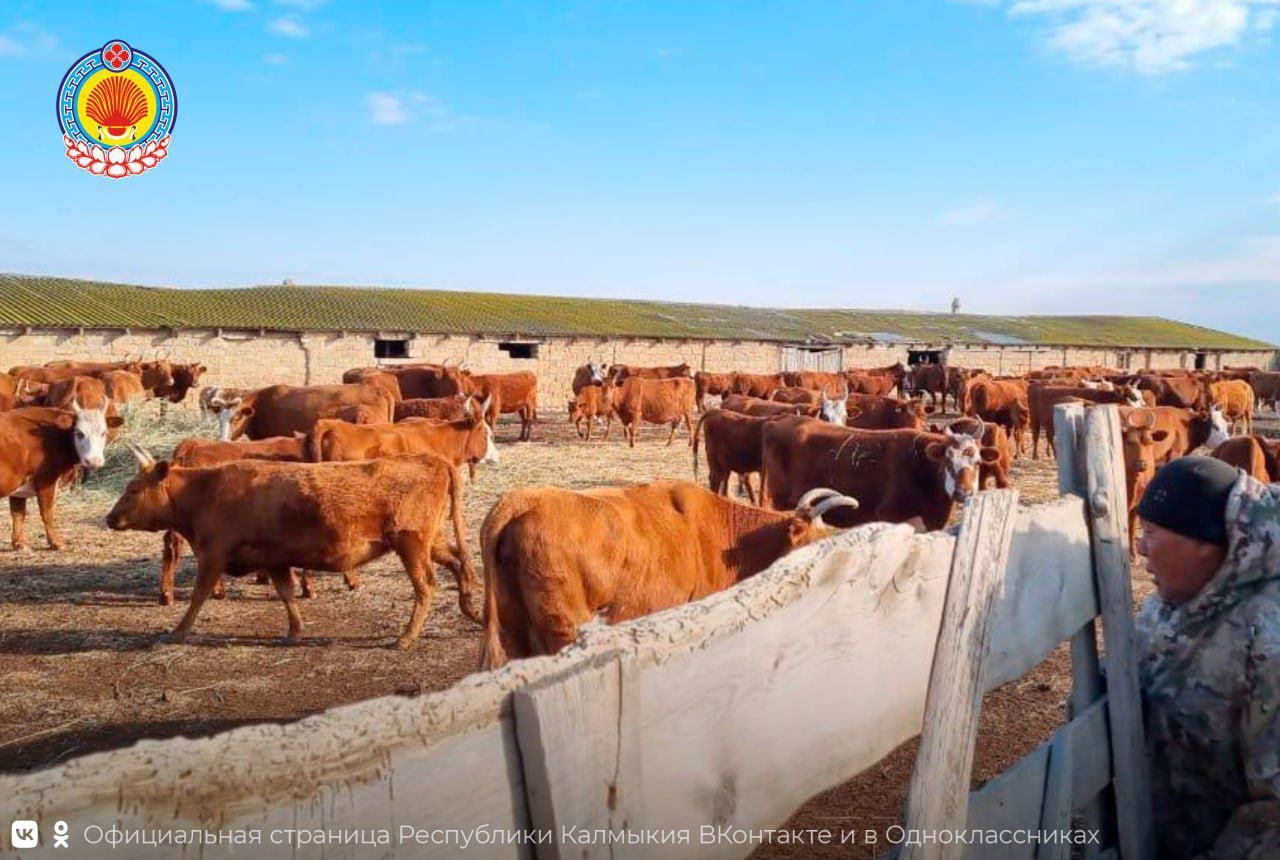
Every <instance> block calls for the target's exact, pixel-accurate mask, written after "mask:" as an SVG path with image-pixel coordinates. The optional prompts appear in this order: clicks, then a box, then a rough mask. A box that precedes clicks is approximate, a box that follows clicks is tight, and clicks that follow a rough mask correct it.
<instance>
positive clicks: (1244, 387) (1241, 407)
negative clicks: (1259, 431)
mask: <svg viewBox="0 0 1280 860" xmlns="http://www.w3.org/2000/svg"><path fill="white" fill-rule="evenodd" d="M1209 398H1210V399H1211V400H1212V402H1213V403H1215V404H1217V405H1218V406H1220V407H1222V411H1223V414H1225V415H1226V417H1227V423H1228V424H1230V425H1232V426H1234V425H1236V424H1237V423H1239V424H1243V425H1244V426H1243V431H1244V432H1245V433H1252V432H1253V407H1254V401H1255V400H1256V396H1255V394H1254V390H1253V389H1252V388H1251V387H1249V383H1247V382H1245V381H1244V380H1241V379H1227V380H1223V381H1222V382H1211V383H1209Z"/></svg>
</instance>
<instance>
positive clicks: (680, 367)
mask: <svg viewBox="0 0 1280 860" xmlns="http://www.w3.org/2000/svg"><path fill="white" fill-rule="evenodd" d="M609 377H610V378H612V380H613V383H614V384H615V385H618V384H621V383H623V382H625V381H626V380H628V379H630V378H632V377H635V378H637V379H680V378H688V379H693V368H692V367H690V366H689V365H688V364H685V363H681V364H670V365H665V366H662V367H641V366H639V365H636V364H615V365H614V366H613V367H610V368H609Z"/></svg>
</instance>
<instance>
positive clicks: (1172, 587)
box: [1138, 520, 1227, 606]
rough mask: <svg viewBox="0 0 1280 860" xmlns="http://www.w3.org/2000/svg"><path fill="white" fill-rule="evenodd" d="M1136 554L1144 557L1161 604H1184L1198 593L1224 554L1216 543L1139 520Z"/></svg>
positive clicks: (1215, 569)
mask: <svg viewBox="0 0 1280 860" xmlns="http://www.w3.org/2000/svg"><path fill="white" fill-rule="evenodd" d="M1138 553H1139V554H1140V555H1142V556H1145V557H1146V559H1147V570H1148V571H1150V573H1151V577H1152V579H1154V580H1155V582H1156V591H1158V592H1159V593H1160V598H1161V599H1162V600H1163V601H1164V602H1165V603H1171V604H1173V605H1175V606H1176V605H1178V604H1180V603H1186V602H1187V601H1188V600H1190V599H1191V598H1193V597H1195V596H1196V595H1197V594H1199V593H1200V589H1202V588H1204V587H1205V585H1206V584H1207V583H1208V582H1209V580H1210V579H1213V575H1214V574H1215V573H1217V571H1218V568H1219V567H1221V566H1222V561H1223V559H1225V558H1226V557H1227V551H1226V549H1224V548H1223V547H1220V546H1218V545H1217V544H1212V543H1205V542H1204V541H1198V540H1196V539H1195V538H1189V537H1186V536H1185V535H1180V534H1178V533H1177V532H1172V531H1169V530H1168V529H1165V528H1161V527H1160V526H1158V525H1155V524H1153V523H1149V522H1147V521H1146V520H1143V521H1142V538H1141V539H1140V540H1139V541H1138Z"/></svg>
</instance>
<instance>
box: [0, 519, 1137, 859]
mask: <svg viewBox="0 0 1280 860" xmlns="http://www.w3.org/2000/svg"><path fill="white" fill-rule="evenodd" d="M955 545H956V539H955V538H954V537H952V536H951V535H948V534H946V533H941V532H935V533H930V534H923V535H920V534H915V533H914V532H913V531H912V530H911V529H910V528H908V527H906V526H888V525H871V526H866V527H863V528H860V529H856V530H853V531H850V532H847V533H844V534H841V535H838V536H836V537H834V538H831V539H829V540H826V541H823V542H820V543H818V544H815V545H812V546H810V547H806V548H804V549H802V550H800V551H798V552H796V553H794V554H792V555H791V556H789V557H787V558H785V559H783V560H782V561H780V562H779V563H778V564H776V565H774V566H773V567H772V568H771V569H769V570H768V571H766V572H764V573H762V574H760V575H758V576H756V577H754V578H752V579H751V580H749V581H747V582H745V583H743V584H741V585H739V586H737V587H735V588H733V589H730V590H728V591H726V592H722V593H720V594H717V595H714V596H712V597H710V598H707V599H705V600H703V601H700V602H698V603H696V604H692V605H688V606H683V607H679V608H676V609H672V610H669V611H667V612H663V613H660V614H657V615H654V616H650V617H648V618H644V619H640V620H638V621H635V622H631V623H627V624H623V625H619V626H617V627H594V628H591V629H589V630H588V631H587V632H586V633H585V634H584V636H583V637H582V638H581V640H580V641H579V643H578V644H576V645H575V646H573V647H572V648H570V649H568V650H567V651H565V652H563V653H561V654H559V655H557V656H555V657H546V658H537V659H532V660H524V661H517V662H515V663H513V664H511V665H509V666H507V667H505V668H504V669H502V670H499V671H497V672H491V673H484V674H477V675H472V676H470V677H468V678H466V679H464V680H463V681H462V682H460V683H459V684H458V685H456V686H455V687H453V688H451V689H449V690H447V691H443V692H440V693H435V694H430V695H426V696H422V697H419V698H415V699H405V698H399V697H393V698H386V699H378V700H373V701H368V702H362V703H360V704H356V705H351V706H346V707H341V708H335V709H333V710H331V711H328V712H326V713H324V714H320V715H317V716H314V717H309V718H307V719H304V720H301V721H299V722H297V723H292V724H289V725H283V726H281V725H260V726H249V727H244V728H240V729H234V730H231V731H228V732H225V733H222V734H219V735H217V736H214V737H211V738H207V739H197V740H189V739H174V740H166V741H143V742H140V743H138V744H136V745H135V746H133V747H130V748H128V749H121V750H116V751H111V752H105V753H99V754H95V755H90V756H86V757H84V758H81V759H76V760H73V761H70V762H68V763H66V764H63V765H60V766H57V767H54V768H51V769H48V770H44V771H39V772H36V773H33V774H28V775H20V776H4V777H0V822H3V821H7V820H13V819H23V818H30V819H36V820H38V821H40V822H41V823H42V825H43V826H44V828H45V832H46V833H48V828H49V827H50V826H52V823H53V822H54V821H55V820H65V821H67V822H69V823H70V824H71V828H72V839H73V843H75V844H79V843H80V841H81V840H80V836H81V834H82V831H83V830H84V829H85V828H86V827H90V826H96V827H101V828H103V829H104V830H105V829H108V828H111V827H118V828H120V830H121V831H122V832H127V831H131V830H132V831H137V830H149V831H172V830H176V829H178V828H185V829H187V830H190V831H194V830H208V831H212V832H215V833H216V832H218V831H227V830H230V829H247V830H254V829H256V830H259V831H261V832H262V834H263V835H262V837H261V838H262V840H263V843H264V844H263V845H261V846H252V845H249V846H244V845H234V844H233V845H223V844H219V845H215V846H210V845H204V846H203V848H202V849H201V848H200V847H199V846H197V847H196V849H195V853H193V856H195V854H198V853H200V851H202V852H203V853H202V854H200V856H203V857H206V858H213V857H218V856H236V857H252V856H265V855H267V854H268V853H269V854H271V856H280V854H279V846H275V845H272V844H270V837H269V834H270V833H271V832H272V831H284V830H323V831H326V832H337V831H342V830H348V829H360V830H362V831H364V832H365V833H366V834H369V835H370V837H371V836H372V834H374V833H375V832H376V831H377V830H378V829H380V828H384V829H386V830H387V832H388V833H389V836H390V845H383V844H367V842H366V843H360V842H356V843H350V844H342V845H333V844H328V845H325V846H324V852H323V853H324V856H325V857H327V858H366V857H367V858H374V857H387V856H406V857H409V856H412V857H421V856H445V855H448V854H453V853H456V851H457V849H458V848H459V847H460V845H459V843H458V841H456V840H460V839H461V838H463V837H461V836H458V835H452V836H451V835H449V834H463V833H470V834H474V833H476V832H478V831H477V828H478V829H479V830H480V831H485V832H486V833H488V834H503V835H502V836H500V837H499V840H500V841H499V842H498V843H494V842H487V844H478V845H477V844H474V843H473V844H471V845H470V847H469V849H468V851H467V856H475V857H516V856H533V854H534V853H535V851H536V853H537V855H538V856H540V857H558V856H567V854H569V853H572V854H573V855H574V856H575V857H584V856H601V855H604V854H610V855H613V856H619V855H622V854H627V853H631V854H643V855H644V856H671V857H687V856H691V855H698V856H707V857H712V856H714V857H741V856H745V855H746V854H748V853H750V851H751V850H752V848H753V847H754V845H753V844H735V843H733V842H732V841H728V842H726V841H723V840H719V841H713V842H711V843H710V844H702V843H701V840H700V833H701V830H700V829H701V828H703V827H729V828H747V829H759V828H767V827H777V826H779V825H781V824H782V823H784V822H785V821H786V820H787V818H788V817H789V816H790V815H791V814H792V813H793V812H794V810H795V809H797V808H798V807H799V806H800V805H802V804H803V803H804V802H805V801H806V800H807V799H808V798H810V797H812V796H813V795H814V794H816V793H818V792H821V791H823V790H825V789H827V788H830V787H832V786H835V785H838V784H840V783H842V782H844V781H846V780H848V779H850V778H851V777H853V776H854V775H856V774H857V773H859V772H860V771H862V770H864V769H866V768H867V767H869V766H871V765H873V764H874V763H876V762H877V761H879V760H880V759H882V758H883V757H884V756H885V755H887V754H888V753H889V752H890V751H892V750H893V749H894V748H895V747H896V746H898V745H899V744H901V743H902V742H903V741H905V740H907V739H909V738H911V737H912V736H914V735H916V734H918V733H919V732H920V730H921V724H922V717H923V714H924V710H925V700H926V693H927V691H928V689H929V684H930V667H931V665H932V663H933V660H934V651H935V645H936V643H937V641H938V634H939V629H940V623H941V619H942V612H943V604H944V599H945V597H946V591H947V585H948V571H949V569H950V567H951V564H952V554H953V552H954V549H955ZM1098 612H1099V607H1098V600H1097V597H1096V592H1095V589H1094V585H1093V576H1092V562H1091V543H1090V531H1089V526H1088V522H1087V518H1086V510H1085V505H1084V503H1083V502H1082V501H1081V500H1080V499H1079V498H1076V497H1066V498H1063V499H1061V500H1059V501H1056V502H1053V503H1050V504H1044V505H1037V506H1034V507H1031V508H1021V509H1019V510H1018V511H1017V512H1016V518H1015V522H1014V524H1013V538H1012V548H1011V549H1010V551H1009V562H1008V567H1007V574H1006V576H1005V587H1004V591H1003V595H1002V596H1000V597H999V599H998V600H997V602H996V604H995V609H994V615H993V619H992V625H991V635H990V657H989V659H988V661H987V664H986V669H985V673H984V675H983V677H984V678H985V687H986V688H988V689H989V688H991V687H994V686H996V685H998V684H999V683H1002V682H1004V681H1006V680H1009V679H1011V678H1014V677H1017V676H1019V675H1021V674H1024V673H1025V672H1026V671H1028V670H1029V669H1030V668H1031V667H1033V666H1035V665H1036V664H1037V663H1039V662H1040V661H1041V660H1043V659H1044V657H1045V656H1047V655H1048V654H1049V653H1050V652H1051V651H1052V650H1053V649H1054V648H1055V647H1056V646H1057V645H1058V644H1059V643H1060V642H1062V641H1065V640H1068V639H1071V638H1072V636H1073V635H1075V634H1077V633H1078V631H1080V630H1082V629H1088V630H1090V631H1091V630H1092V624H1091V619H1093V617H1094V616H1095V615H1097V614H1098ZM1094 698H1096V697H1091V698H1090V700H1089V704H1091V705H1092V707H1090V708H1087V709H1085V710H1084V711H1083V712H1082V713H1079V714H1078V715H1076V717H1075V720H1074V721H1073V723H1072V724H1071V727H1070V731H1068V732H1064V733H1062V740H1060V741H1058V742H1057V743H1056V745H1055V746H1054V747H1053V750H1054V751H1053V752H1052V754H1050V752H1049V750H1048V748H1047V747H1046V748H1041V749H1040V750H1037V751H1036V753H1034V754H1033V755H1032V756H1030V757H1028V759H1026V760H1024V761H1023V762H1020V763H1019V765H1018V766H1016V767H1015V768H1013V769H1011V770H1010V771H1009V772H1007V773H1006V774H1004V775H1002V776H1001V777H1000V778H998V779H997V780H993V781H992V782H991V783H990V784H989V785H988V786H987V787H986V788H985V789H984V790H983V791H982V792H979V793H977V794H976V795H975V796H974V799H973V802H972V803H971V804H970V806H969V812H968V814H969V821H970V822H971V823H979V824H982V825H983V826H997V825H996V822H1014V821H1016V822H1017V823H1018V826H1027V822H1028V820H1031V819H1034V820H1032V823H1031V825H1030V826H1033V827H1034V826H1036V825H1038V824H1039V822H1040V820H1041V818H1042V817H1043V816H1044V810H1045V809H1046V808H1047V807H1048V806H1053V805H1055V804H1056V805H1057V806H1055V809H1057V807H1060V806H1061V805H1062V804H1063V803H1065V804H1067V805H1066V806H1065V807H1064V808H1065V809H1066V814H1068V815H1069V814H1070V811H1071V809H1072V808H1079V807H1080V804H1081V803H1082V802H1083V801H1084V800H1087V799H1088V798H1091V797H1093V796H1094V795H1097V794H1098V792H1099V791H1101V790H1102V789H1103V788H1105V787H1106V785H1107V784H1108V782H1109V781H1110V779H1111V777H1110V768H1109V755H1108V746H1107V737H1108V727H1107V720H1106V714H1105V708H1106V702H1105V700H1098V701H1094ZM1063 749H1065V750H1066V752H1062V751H1061V750H1063ZM1072 752H1074V755H1072ZM1064 767H1065V768H1066V769H1065V770H1064V769H1063V768H1064ZM965 778H966V779H967V776H966V777H965ZM1046 792H1047V794H1048V797H1046ZM1055 792H1056V794H1055ZM1058 796H1064V797H1066V798H1068V800H1063V801H1059V800H1057V799H1056V798H1057V797H1058ZM1015 801H1016V802H1015ZM1033 806H1034V809H1033V808H1032V807H1033ZM850 812H851V813H852V812H853V810H850ZM1051 818H1052V821H1055V822H1060V821H1061V820H1062V813H1061V811H1060V810H1059V811H1055V812H1054V813H1053V816H1052V817H1051ZM858 823H859V822H857V821H856V819H854V818H852V817H851V819H850V821H849V822H848V827H849V828H850V829H852V828H853V827H855V826H857V824H858ZM562 826H564V827H570V828H574V829H577V828H586V829H588V830H595V829H613V830H620V829H630V830H632V831H637V832H639V831H646V832H658V831H686V832H688V833H689V839H690V842H689V843H688V844H680V843H675V844H665V845H664V844H639V845H636V844H632V845H626V844H614V845H607V844H597V845H595V846H582V845H574V846H571V847H572V851H568V850H566V852H565V855H561V853H560V847H561V846H559V845H557V844H555V843H554V842H553V843H552V844H544V845H539V846H536V847H535V846H534V845H531V844H509V843H507V842H506V841H505V840H506V839H507V838H508V837H507V835H506V834H509V833H514V832H518V831H532V832H537V831H538V830H539V829H545V828H550V829H551V830H552V832H553V833H554V834H555V835H556V837H559V835H560V828H561V827H562ZM402 827H408V828H411V829H412V831H413V836H422V837H423V838H425V839H426V840H427V843H426V844H420V843H419V842H417V841H414V840H413V839H410V840H409V841H405V842H402V841H401V840H402V837H403V836H404V835H406V831H403V830H402ZM5 835H6V836H7V834H5ZM447 840H454V841H447ZM48 844H49V840H48V838H47V837H46V839H45V840H42V847H40V848H38V849H33V850H25V851H21V852H19V856H22V857H38V856H44V855H46V854H52V855H53V856H58V855H57V853H56V849H52V848H50V847H48ZM114 853H115V854H116V855H117V856H121V857H162V856H163V857H171V856H173V855H174V849H173V847H172V845H169V846H155V845H149V844H141V843H138V842H135V843H133V844H129V845H120V846H118V847H117V850H116V852H114ZM983 856H987V855H985V854H984V855H983Z"/></svg>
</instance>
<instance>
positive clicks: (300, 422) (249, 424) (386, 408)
mask: <svg viewBox="0 0 1280 860" xmlns="http://www.w3.org/2000/svg"><path fill="white" fill-rule="evenodd" d="M353 406H355V407H358V406H368V407H370V408H371V409H372V410H373V414H372V416H371V417H372V418H373V419H376V421H377V423H380V424H390V423H392V420H393V419H394V418H395V401H394V400H392V398H391V395H390V394H388V393H387V390H386V389H385V388H379V387H378V386H376V385H365V384H362V383H357V384H354V385H312V386H307V387H299V386H293V385H273V386H271V387H269V388H260V389H258V390H257V391H254V392H253V393H251V394H248V395H245V396H244V397H243V398H241V403H240V406H239V408H237V409H236V412H235V415H234V417H233V418H232V419H231V438H232V439H238V438H239V437H240V436H247V437H249V438H250V439H267V438H269V437H271V436H292V435H293V434H294V433H306V432H308V431H309V430H310V429H311V428H312V427H313V426H314V425H315V423H316V422H317V421H319V420H320V419H321V418H334V417H337V416H338V415H339V414H341V413H342V411H343V410H344V409H347V408H348V407H353Z"/></svg>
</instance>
